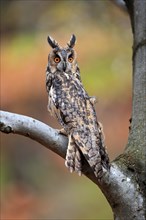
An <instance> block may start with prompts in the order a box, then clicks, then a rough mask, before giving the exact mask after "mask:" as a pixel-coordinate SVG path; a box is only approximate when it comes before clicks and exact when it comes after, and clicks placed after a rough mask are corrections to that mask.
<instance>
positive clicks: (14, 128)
mask: <svg viewBox="0 0 146 220" xmlns="http://www.w3.org/2000/svg"><path fill="white" fill-rule="evenodd" d="M0 131H1V132H4V133H7V134H8V133H13V134H20V135H23V136H26V137H29V138H31V139H33V140H35V141H37V142H39V143H40V144H42V145H43V146H45V147H47V148H48V149H50V150H52V151H53V152H55V153H57V154H58V155H60V156H61V157H63V158H65V153H66V147H67V142H68V140H67V138H66V137H65V136H63V135H59V134H58V131H57V130H55V129H53V128H51V127H49V126H48V125H46V124H44V123H42V122H40V121H38V120H36V119H34V118H31V117H27V116H24V115H19V114H14V113H10V112H5V111H0Z"/></svg>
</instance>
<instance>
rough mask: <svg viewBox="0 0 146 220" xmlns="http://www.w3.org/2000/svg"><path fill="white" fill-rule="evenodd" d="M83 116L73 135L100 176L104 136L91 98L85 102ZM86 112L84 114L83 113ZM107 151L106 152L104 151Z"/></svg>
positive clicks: (96, 173) (79, 119) (101, 172)
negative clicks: (101, 133)
mask: <svg viewBox="0 0 146 220" xmlns="http://www.w3.org/2000/svg"><path fill="white" fill-rule="evenodd" d="M83 106H84V107H83V109H84V113H82V116H83V117H80V118H78V122H79V123H77V126H76V128H75V129H74V131H73V133H72V137H73V139H74V142H75V143H76V145H77V147H78V148H79V149H80V150H81V152H82V153H83V155H84V157H85V159H86V160H87V161H88V163H89V165H90V167H91V168H92V169H93V171H94V173H95V175H96V176H98V177H99V178H100V177H101V176H102V174H103V165H102V159H103V158H102V154H101V149H102V148H104V147H103V145H102V142H103V140H102V136H101V135H100V131H99V126H98V123H97V119H96V114H95V110H94V107H93V105H92V103H91V102H90V100H89V99H86V100H85V105H84V104H83ZM83 114H84V115H83ZM104 153H105V152H104Z"/></svg>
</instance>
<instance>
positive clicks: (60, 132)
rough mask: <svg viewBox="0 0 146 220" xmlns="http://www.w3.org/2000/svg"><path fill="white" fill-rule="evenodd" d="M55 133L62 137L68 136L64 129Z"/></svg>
mask: <svg viewBox="0 0 146 220" xmlns="http://www.w3.org/2000/svg"><path fill="white" fill-rule="evenodd" d="M57 131H58V133H59V134H62V135H65V136H68V135H67V133H66V131H65V129H64V128H61V129H57Z"/></svg>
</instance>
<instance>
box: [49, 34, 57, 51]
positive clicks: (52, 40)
mask: <svg viewBox="0 0 146 220" xmlns="http://www.w3.org/2000/svg"><path fill="white" fill-rule="evenodd" d="M47 40H48V43H49V44H50V46H51V47H52V48H56V47H59V45H58V43H57V41H55V40H54V39H53V38H52V37H50V36H48V38H47Z"/></svg>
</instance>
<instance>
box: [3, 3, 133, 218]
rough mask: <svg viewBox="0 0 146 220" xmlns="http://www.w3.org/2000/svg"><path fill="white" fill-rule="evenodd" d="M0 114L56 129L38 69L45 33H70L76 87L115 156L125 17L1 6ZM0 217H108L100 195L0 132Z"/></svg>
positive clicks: (112, 10) (59, 36)
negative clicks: (90, 102) (92, 102)
mask: <svg viewBox="0 0 146 220" xmlns="http://www.w3.org/2000/svg"><path fill="white" fill-rule="evenodd" d="M0 13H1V24H0V31H1V50H0V55H1V56H0V60H1V109H2V110H5V111H10V112H15V113H19V114H24V115H28V116H31V117H34V118H36V119H39V120H41V121H43V122H44V123H47V124H49V125H50V126H52V127H54V128H59V124H58V123H57V121H56V120H55V119H54V118H52V117H50V115H49V113H48V112H47V93H46V88H45V70H46V65H47V57H48V53H49V51H50V47H49V45H48V43H47V36H48V35H51V36H52V37H53V38H55V39H56V40H57V41H58V42H59V43H60V44H61V45H66V43H67V42H68V40H69V39H70V36H71V34H72V33H74V34H75V35H76V37H77V44H76V51H77V54H78V63H79V66H80V70H81V77H82V81H83V84H84V86H85V88H86V90H87V91H88V93H89V94H90V95H91V96H92V95H94V96H96V97H97V100H98V103H97V104H96V110H97V114H98V118H99V121H101V122H102V123H103V126H104V132H105V136H106V144H107V146H108V152H109V156H110V159H111V160H112V159H114V158H115V157H116V156H117V155H119V154H120V153H122V151H123V149H124V147H125V144H126V142H127V137H128V127H129V118H130V117H131V116H130V114H131V113H130V112H131V47H132V36H131V29H130V22H129V17H128V14H127V13H126V12H125V11H123V10H121V9H120V8H118V7H117V6H116V5H115V4H113V2H112V1H111V0H96V1H92V0H90V1H81V0H80V1H75V0H68V1H64V0H60V1H57V0H54V1H53V0H52V1H49V0H48V1H43V0H26V1H25V0H19V1H14V0H11V1H8V0H1V12H0ZM1 218H2V219H6V220H8V219H13V220H17V219H19V220H21V219H23V220H29V219H40V220H42V219H107V220H108V219H112V218H113V217H112V211H111V209H110V206H109V204H108V203H107V201H106V199H105V198H104V196H103V194H102V192H101V191H100V190H98V189H97V187H96V186H95V185H94V184H93V183H92V182H91V181H89V180H88V179H87V178H85V177H84V176H82V177H78V175H77V174H70V173H69V172H68V170H67V169H66V168H65V166H64V160H63V159H62V158H60V157H59V156H57V155H56V154H54V153H52V152H51V151H49V150H47V149H45V148H44V147H43V146H41V145H39V144H38V143H36V142H34V141H32V140H30V139H28V138H25V137H22V136H18V135H4V134H1Z"/></svg>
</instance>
